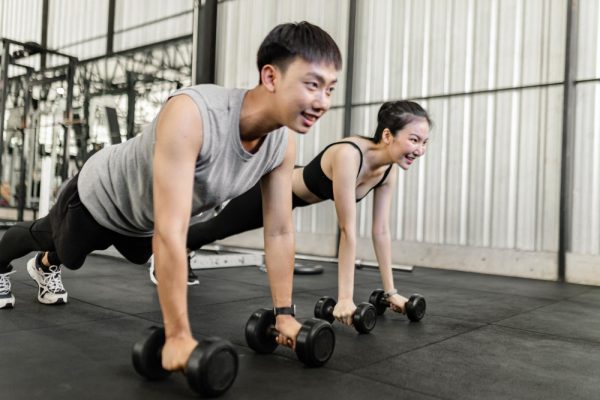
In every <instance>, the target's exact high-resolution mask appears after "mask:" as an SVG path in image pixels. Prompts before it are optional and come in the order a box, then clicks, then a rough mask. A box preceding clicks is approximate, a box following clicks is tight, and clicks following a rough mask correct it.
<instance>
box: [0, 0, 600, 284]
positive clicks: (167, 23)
mask: <svg viewBox="0 0 600 400" xmlns="http://www.w3.org/2000/svg"><path fill="white" fill-rule="evenodd" d="M356 4H357V15H356V24H355V26H354V27H352V28H353V29H354V31H355V48H354V50H355V56H354V58H353V59H352V60H344V64H345V67H347V65H348V62H352V65H353V67H354V78H353V81H352V82H351V84H352V90H353V99H352V105H351V110H352V126H351V133H353V134H364V135H369V134H371V133H372V132H373V130H374V128H375V122H376V114H377V110H378V108H379V106H380V105H381V103H382V102H384V101H386V100H392V99H405V98H409V99H414V100H415V101H418V102H420V103H421V104H422V105H423V106H425V107H426V108H427V109H428V110H429V111H430V113H431V116H432V118H433V120H434V122H435V127H434V129H433V131H432V133H431V143H430V146H429V149H428V154H427V155H426V157H424V158H422V159H421V160H419V161H418V163H417V164H416V165H415V166H413V167H412V168H411V170H409V171H407V172H403V173H401V174H399V175H400V176H399V178H398V191H397V196H396V198H395V200H394V204H393V213H392V216H393V219H392V221H391V226H392V232H393V235H394V240H395V243H394V255H393V256H394V261H395V262H399V263H403V262H404V263H410V264H417V265H419V264H422V265H429V266H440V267H447V268H457V269H466V270H473V271H481V272H488V273H501V274H508V275H517V276H531V277H539V278H546V279H552V278H555V277H556V276H557V251H558V241H559V205H560V204H559V200H560V174H561V166H560V162H561V159H562V157H563V156H564V152H565V149H564V148H563V144H562V137H561V135H562V124H563V121H562V115H563V87H564V71H565V69H564V67H565V61H566V60H565V43H566V39H567V36H566V35H567V32H566V29H567V6H568V4H569V1H568V0H401V1H400V0H357V2H356ZM574 4H576V5H577V7H578V9H579V12H578V19H579V21H578V25H577V36H578V47H577V50H578V58H577V60H572V62H575V63H576V65H577V82H576V96H575V106H576V107H575V109H576V118H575V119H576V122H575V125H576V126H575V129H574V131H573V132H571V133H570V134H572V135H573V139H574V153H573V155H572V160H573V161H572V162H573V176H572V179H573V181H572V186H573V190H572V209H571V210H569V211H570V215H571V218H572V219H571V220H570V227H571V231H572V244H571V246H570V251H569V253H568V258H567V278H568V279H569V280H572V281H581V282H592V283H600V282H599V281H598V278H596V280H595V281H594V279H592V280H590V279H589V277H590V276H594V275H600V274H597V268H596V267H595V265H597V264H598V262H599V261H600V209H599V207H598V204H599V203H600V161H598V160H599V159H600V112H599V111H600V45H599V43H600V28H599V26H598V25H599V24H598V21H599V20H600V3H599V2H598V1H597V0H580V1H578V2H576V3H574ZM192 6H193V2H192V0H173V1H170V2H162V1H159V0H152V1H150V2H148V1H142V0H117V2H116V13H115V42H114V50H115V51H118V50H121V49H124V48H130V47H134V46H139V45H142V44H148V43H151V42H155V41H159V40H164V39H168V38H172V37H177V36H180V35H183V34H189V33H191V32H192ZM41 8H42V0H2V1H0V36H3V37H9V38H12V39H16V40H19V41H30V40H31V41H38V42H39V40H40V39H39V38H40V35H41V28H40V25H41ZM349 10H350V0H332V1H327V2H323V1H319V0H303V1H299V0H253V1H250V0H225V1H220V2H219V14H218V34H217V80H218V83H220V84H223V85H225V86H237V87H246V88H251V87H253V86H254V85H255V84H256V82H257V71H256V66H255V54H256V50H257V48H258V46H259V44H260V42H261V40H262V39H263V38H264V36H265V35H266V33H267V32H268V31H269V30H270V29H271V28H272V27H273V26H275V25H276V24H277V23H280V22H286V21H300V20H308V21H311V22H313V23H316V24H318V25H320V26H322V27H323V28H324V29H326V30H327V31H328V32H329V33H330V34H331V35H332V36H333V38H334V39H335V40H336V41H337V43H338V44H339V46H340V48H341V49H342V52H343V54H344V55H346V52H347V51H346V50H347V49H346V46H347V42H348V31H349V27H348V25H347V24H348V22H347V21H348V16H349ZM107 15H108V0H95V1H92V0H80V1H77V2H73V1H67V0H52V1H50V10H49V35H48V41H49V46H50V47H54V48H56V49H57V50H62V51H64V52H67V53H71V54H74V55H76V56H78V57H80V58H87V57H91V56H95V55H101V54H103V53H104V51H105V50H106V37H105V32H106V24H107V22H106V18H107ZM345 73H346V69H344V70H343V71H342V72H341V73H340V83H339V85H338V88H337V91H336V94H335V98H334V108H333V109H332V110H331V111H330V112H329V113H328V114H327V115H326V116H325V117H324V118H323V120H322V121H321V122H319V124H318V125H317V126H315V128H313V129H312V131H311V132H310V133H309V134H308V135H306V136H303V137H299V138H298V144H299V146H298V163H299V164H304V163H306V162H307V161H309V160H310V159H311V158H312V157H313V156H314V155H315V154H316V153H317V152H318V151H319V150H320V149H321V148H322V147H323V146H324V145H325V144H327V143H329V142H332V141H334V140H337V139H339V138H341V137H342V136H343V132H342V129H343V120H344V92H345V85H346V82H345ZM371 206H372V203H371V199H370V198H368V199H367V200H366V201H364V202H363V203H361V205H360V208H359V212H358V218H359V234H360V241H359V247H358V254H357V255H358V257H364V258H372V256H373V253H372V250H371V244H370V228H371ZM295 221H296V225H297V228H298V231H299V235H298V239H299V240H298V249H299V251H303V252H311V253H315V254H326V255H334V254H335V252H336V245H335V236H336V225H337V224H336V218H335V213H334V209H333V206H332V204H331V203H325V204H322V205H319V206H316V207H310V208H307V209H303V210H298V211H296V217H295ZM252 236H253V238H256V237H257V236H259V235H256V234H254V235H252ZM244 240H246V239H244Z"/></svg>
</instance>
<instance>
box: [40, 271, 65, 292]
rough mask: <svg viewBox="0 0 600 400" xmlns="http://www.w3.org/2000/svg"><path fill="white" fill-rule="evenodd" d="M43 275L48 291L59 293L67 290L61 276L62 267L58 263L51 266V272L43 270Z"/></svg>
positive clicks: (43, 281)
mask: <svg viewBox="0 0 600 400" xmlns="http://www.w3.org/2000/svg"><path fill="white" fill-rule="evenodd" d="M42 276H43V279H42V283H43V284H44V286H46V287H47V288H48V291H50V292H52V293H59V292H62V291H64V290H65V287H64V286H63V283H62V279H61V278H60V269H59V268H58V267H57V266H56V265H53V266H51V267H50V272H43V271H42Z"/></svg>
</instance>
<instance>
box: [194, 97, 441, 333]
mask: <svg viewBox="0 0 600 400" xmlns="http://www.w3.org/2000/svg"><path fill="white" fill-rule="evenodd" d="M430 126H431V120H430V118H429V115H428V114H427V111H425V110H424V109H423V108H422V107H421V106H420V105H418V104H417V103H414V102H411V101H394V102H387V103H384V104H383V105H382V106H381V108H380V109H379V113H378V115H377V130H376V131H375V134H374V136H373V137H372V138H369V137H364V136H352V137H348V138H344V139H343V140H340V141H338V142H335V143H332V144H330V145H328V146H327V147H325V149H323V151H321V152H320V153H319V154H318V155H317V156H316V157H315V158H314V159H313V160H312V161H311V162H309V163H308V165H306V166H305V167H297V168H295V169H294V172H293V178H292V191H293V193H292V202H293V207H305V206H308V205H310V204H316V203H319V202H321V201H324V200H327V199H331V200H334V203H335V209H336V213H337V217H338V222H339V229H340V244H339V257H338V260H339V261H338V263H339V276H338V284H339V293H338V301H337V304H336V306H335V309H334V311H333V315H334V317H335V318H336V319H337V320H339V321H341V322H343V323H344V324H346V325H351V324H352V314H353V313H354V310H355V309H356V305H355V304H354V301H353V291H354V266H355V254H356V203H357V202H359V201H360V200H362V199H363V198H364V197H365V196H366V195H367V194H368V193H369V192H370V191H371V190H373V191H374V201H373V224H372V226H373V230H372V236H373V246H374V248H375V254H376V256H377V261H378V263H379V271H380V274H381V279H382V282H383V289H384V290H385V295H384V296H385V297H387V300H388V302H389V303H390V307H391V308H392V309H393V310H394V311H397V312H401V313H405V309H404V306H405V303H406V301H407V299H406V298H405V297H403V296H401V295H400V294H398V293H397V291H396V289H395V288H394V280H393V274H392V268H391V261H392V260H391V237H390V230H389V223H388V220H389V215H390V206H391V203H392V196H393V193H394V191H395V185H396V181H397V174H398V169H397V168H393V166H394V165H395V164H397V165H398V166H399V167H400V168H402V169H404V170H408V169H409V168H410V166H411V165H412V164H413V162H414V161H415V160H416V159H417V158H418V157H421V156H422V155H423V154H425V150H426V148H427V142H428V140H429V129H430ZM262 221H263V218H262V201H261V191H260V185H259V184H257V185H255V186H254V187H253V188H252V189H250V190H249V191H248V192H246V193H244V194H243V195H241V196H239V197H237V198H235V199H233V200H231V201H230V202H229V203H228V204H227V206H226V207H225V208H224V209H223V210H222V211H221V212H220V213H219V214H218V215H217V216H216V217H215V218H213V219H210V220H208V221H205V222H201V223H198V224H195V225H192V226H190V228H189V232H188V242H187V246H188V248H189V249H199V248H201V247H202V246H204V245H206V244H208V243H212V242H214V241H215V240H220V239H223V238H226V237H228V236H231V235H235V234H238V233H241V232H245V231H248V230H251V229H256V228H260V227H261V226H262Z"/></svg>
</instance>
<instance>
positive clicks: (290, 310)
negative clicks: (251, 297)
mask: <svg viewBox="0 0 600 400" xmlns="http://www.w3.org/2000/svg"><path fill="white" fill-rule="evenodd" d="M273 313H274V314H275V316H278V315H291V316H292V317H294V316H296V305H295V304H292V306H291V307H273Z"/></svg>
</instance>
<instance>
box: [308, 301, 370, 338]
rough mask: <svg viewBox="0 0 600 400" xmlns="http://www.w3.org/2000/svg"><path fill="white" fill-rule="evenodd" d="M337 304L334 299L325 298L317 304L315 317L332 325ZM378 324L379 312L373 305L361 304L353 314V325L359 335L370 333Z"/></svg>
mask: <svg viewBox="0 0 600 400" xmlns="http://www.w3.org/2000/svg"><path fill="white" fill-rule="evenodd" d="M336 304H337V302H336V301H335V299H333V298H332V297H328V296H324V297H321V298H320V299H319V301H317V304H315V317H316V318H319V319H324V320H325V321H327V322H329V323H332V322H333V321H334V319H335V318H334V317H333V309H334V307H335V305H336ZM376 323H377V310H376V309H375V307H374V306H373V305H372V304H371V303H360V304H359V305H358V306H357V307H356V310H355V311H354V314H352V325H353V326H354V329H356V331H357V332H359V333H369V332H371V331H372V330H373V328H375V324H376Z"/></svg>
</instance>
